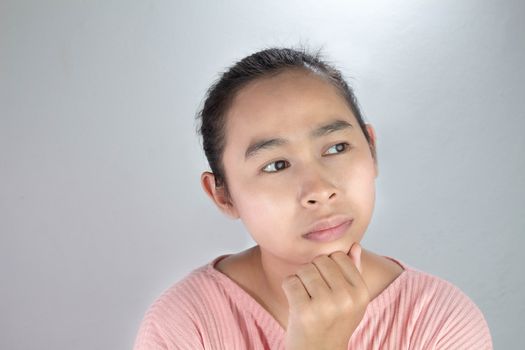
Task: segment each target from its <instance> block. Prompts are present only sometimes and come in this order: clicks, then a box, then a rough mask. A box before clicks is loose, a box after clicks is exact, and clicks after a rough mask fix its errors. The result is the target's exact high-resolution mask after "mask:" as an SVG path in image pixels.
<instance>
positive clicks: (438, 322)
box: [400, 264, 492, 349]
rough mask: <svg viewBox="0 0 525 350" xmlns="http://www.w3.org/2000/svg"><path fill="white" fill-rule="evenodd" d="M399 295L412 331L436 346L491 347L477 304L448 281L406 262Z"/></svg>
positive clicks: (486, 326) (486, 325) (487, 330)
mask: <svg viewBox="0 0 525 350" xmlns="http://www.w3.org/2000/svg"><path fill="white" fill-rule="evenodd" d="M405 267H406V271H405V272H403V274H405V276H403V277H404V278H403V283H402V284H401V285H400V294H401V295H402V297H401V299H400V300H402V302H403V305H404V306H405V308H406V311H409V312H410V314H411V316H410V318H411V320H412V321H413V324H414V331H415V332H416V333H418V334H420V335H421V336H423V335H424V336H425V337H435V341H436V345H437V348H440V349H441V348H445V349H448V348H458V347H459V348H462V349H492V339H491V336H490V331H489V327H488V324H487V322H486V320H485V318H484V316H483V313H482V312H481V310H480V309H479V308H478V306H477V305H476V304H475V303H474V302H473V301H472V299H470V298H469V297H468V296H467V295H466V294H465V293H464V292H463V291H462V290H461V289H460V288H458V287H457V286H455V285H454V284H452V283H451V282H449V281H447V280H445V279H443V278H440V277H437V276H435V275H432V274H430V273H426V272H423V271H420V270H417V269H415V268H412V267H410V266H407V265H406V264H405Z"/></svg>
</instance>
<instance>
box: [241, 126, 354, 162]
mask: <svg viewBox="0 0 525 350" xmlns="http://www.w3.org/2000/svg"><path fill="white" fill-rule="evenodd" d="M350 128H353V126H352V124H350V123H349V122H347V121H345V120H340V119H337V120H334V121H332V122H330V123H328V124H324V125H321V126H320V127H318V128H317V129H314V130H312V131H311V132H310V138H319V137H321V136H324V135H327V134H330V133H332V132H334V131H339V130H345V129H350ZM287 143H289V141H288V140H286V139H283V138H279V137H275V138H270V139H262V140H256V141H254V142H252V143H251V144H250V145H249V146H248V148H247V149H246V152H245V153H244V160H245V161H247V160H248V159H250V158H253V157H255V155H256V154H257V153H259V151H261V150H263V149H271V148H275V147H279V146H283V145H285V144H287Z"/></svg>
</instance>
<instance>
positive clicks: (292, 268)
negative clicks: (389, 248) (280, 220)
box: [251, 245, 372, 314]
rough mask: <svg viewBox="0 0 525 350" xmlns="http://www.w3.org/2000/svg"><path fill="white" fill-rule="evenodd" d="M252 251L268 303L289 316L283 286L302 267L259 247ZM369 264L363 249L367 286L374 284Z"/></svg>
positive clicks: (362, 259)
mask: <svg viewBox="0 0 525 350" xmlns="http://www.w3.org/2000/svg"><path fill="white" fill-rule="evenodd" d="M251 250H252V254H253V255H252V258H253V259H254V264H255V266H257V267H258V269H259V271H260V280H261V282H262V283H261V288H264V294H265V295H266V296H267V297H268V298H267V303H270V302H271V303H272V304H274V305H272V307H274V308H277V309H279V310H286V314H287V310H288V300H287V298H286V295H285V294H284V291H283V289H282V287H281V284H282V282H283V280H284V279H285V278H286V277H287V276H290V275H293V274H295V272H296V271H297V270H298V269H299V268H300V267H301V266H302V265H301V264H291V263H289V262H287V261H283V260H282V259H279V258H277V257H275V256H273V255H272V254H269V253H267V252H265V251H261V249H260V247H259V246H258V245H257V246H254V247H252V248H251ZM369 262H370V253H369V252H368V251H366V250H365V249H363V250H362V254H361V266H362V271H363V273H362V276H363V279H364V280H365V283H367V285H368V283H369V282H372V280H371V278H372V276H371V275H370V273H368V271H369V269H368V266H369V265H370V264H369ZM269 306H270V305H269Z"/></svg>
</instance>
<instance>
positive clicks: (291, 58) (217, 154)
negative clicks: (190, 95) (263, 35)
mask: <svg viewBox="0 0 525 350" xmlns="http://www.w3.org/2000/svg"><path fill="white" fill-rule="evenodd" d="M287 70H304V71H307V72H311V73H315V74H316V75H318V76H320V77H322V78H323V79H325V80H326V81H328V82H330V83H331V84H332V85H333V86H334V87H335V88H336V89H337V91H338V92H339V93H340V94H341V96H342V97H343V98H344V99H345V101H346V103H347V104H348V106H349V107H350V110H351V111H352V113H353V114H354V116H355V118H356V119H357V121H358V124H359V126H360V128H361V130H362V132H363V134H364V136H365V138H366V140H367V142H368V144H369V146H370V149H371V151H372V155H373V157H374V159H375V160H376V161H377V156H376V151H375V147H374V144H373V142H372V140H371V137H370V135H369V133H368V130H367V128H366V126H365V122H364V121H363V117H362V115H361V111H360V109H359V106H358V102H357V99H356V97H355V95H354V92H353V90H352V89H351V88H350V87H349V86H348V84H347V83H346V81H345V80H344V78H343V76H342V74H341V72H340V71H339V70H338V69H336V68H335V67H333V66H332V65H331V64H329V63H328V62H327V61H326V60H323V59H322V57H321V53H320V51H317V52H315V53H310V52H308V51H307V50H305V49H292V48H268V49H264V50H261V51H258V52H256V53H253V54H251V55H249V56H247V57H245V58H243V59H242V60H240V61H239V62H237V63H235V64H234V65H233V66H231V67H230V68H229V69H228V70H227V71H226V72H224V73H223V74H222V75H221V77H220V78H219V79H218V80H217V81H216V82H215V83H214V84H213V85H212V86H211V87H210V88H209V89H208V91H207V94H206V98H205V101H204V105H203V108H202V109H201V110H200V112H199V113H198V115H197V119H200V121H201V124H200V127H199V130H198V132H199V134H200V135H201V136H202V138H203V148H204V152H205V155H206V158H207V159H208V163H209V165H210V168H211V171H212V173H213V174H214V176H215V186H216V187H224V188H223V190H224V195H225V196H226V197H227V198H229V197H230V194H229V190H228V182H227V174H226V172H225V169H224V165H223V160H222V156H223V152H224V146H225V142H226V136H227V135H226V134H225V126H226V118H227V113H228V110H229V108H230V106H231V102H232V101H233V99H234V97H235V95H236V94H237V93H238V92H239V91H240V90H241V89H242V88H243V87H245V86H246V85H248V84H249V83H251V82H254V81H256V80H258V79H261V78H265V77H270V76H274V75H277V74H279V73H282V72H284V71H287Z"/></svg>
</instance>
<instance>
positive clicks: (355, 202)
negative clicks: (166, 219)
mask: <svg viewBox="0 0 525 350" xmlns="http://www.w3.org/2000/svg"><path fill="white" fill-rule="evenodd" d="M337 121H339V122H338V123H336V124H335V125H339V127H336V128H331V129H330V128H329V129H328V131H327V130H325V132H324V133H323V132H318V133H317V134H316V135H312V132H313V131H314V130H317V129H318V128H320V127H322V126H326V125H329V124H332V123H334V122H337ZM345 124H349V125H350V126H345ZM367 127H368V130H369V132H370V135H371V137H372V138H373V137H374V136H373V135H374V131H373V129H372V127H371V126H370V125H368V126H367ZM270 139H282V140H281V141H274V142H270V143H266V145H265V146H263V147H259V148H258V149H256V150H254V149H253V148H252V151H253V152H248V153H247V150H249V149H250V146H252V145H254V144H256V143H258V142H260V141H261V140H270ZM259 145H260V144H259ZM223 162H224V169H225V173H226V181H227V184H228V188H229V190H230V195H231V199H232V205H231V206H230V207H225V206H223V207H222V208H221V209H223V210H224V211H225V212H226V213H227V214H229V215H230V216H232V217H240V218H241V220H242V221H243V223H244V225H245V226H246V228H247V229H248V231H249V232H250V234H251V235H252V237H253V239H254V240H255V241H256V242H257V243H258V245H259V246H260V249H261V253H263V254H271V255H272V256H273V257H274V258H279V259H282V260H284V261H287V262H289V263H296V264H297V263H300V264H302V263H307V262H310V261H311V260H312V259H313V258H315V257H316V256H317V255H320V254H330V253H331V252H334V251H336V250H340V251H344V252H347V251H348V250H349V249H350V247H351V245H352V243H354V242H358V241H360V240H361V238H362V236H363V234H364V232H365V230H366V228H367V226H368V224H369V222H370V219H371V216H372V211H373V208H374V201H375V177H376V176H377V166H376V164H375V162H374V158H373V157H372V153H371V150H370V147H369V145H368V143H367V141H366V138H365V136H364V134H363V132H362V130H361V129H360V127H359V124H358V123H357V120H356V118H355V116H354V115H353V114H352V112H351V110H350V109H349V107H348V106H347V104H346V102H345V100H344V99H343V98H342V97H341V96H340V95H339V94H338V93H337V90H336V88H335V87H333V86H332V85H330V83H328V82H326V81H324V80H322V79H321V78H319V77H317V76H315V75H311V74H305V73H304V72H300V71H287V72H284V73H281V74H279V75H277V76H273V77H269V78H263V79H259V80H257V81H255V82H252V83H250V84H249V85H247V86H246V87H244V88H243V89H242V90H241V91H240V92H239V93H238V94H237V96H236V97H235V99H234V100H233V103H232V106H231V108H230V110H229V111H228V114H227V124H226V145H225V150H224V154H223ZM335 215H344V216H346V217H348V218H351V219H353V222H352V224H351V225H350V226H349V227H348V228H347V229H346V231H345V233H344V234H343V235H342V236H341V237H340V238H337V239H335V240H332V241H329V242H318V241H313V240H311V239H307V238H305V237H304V236H303V235H304V234H305V233H307V232H309V229H311V228H312V225H314V224H315V223H316V222H318V221H319V220H321V219H326V218H330V217H333V216H335Z"/></svg>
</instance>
